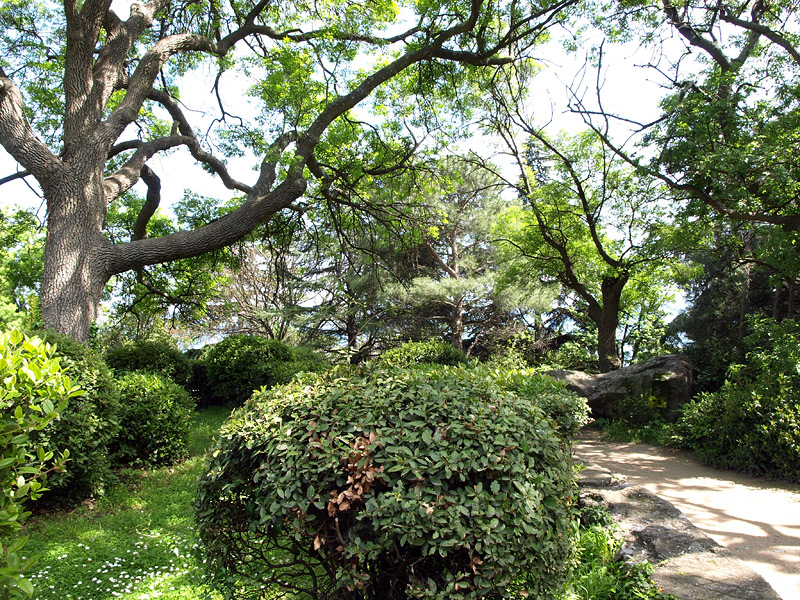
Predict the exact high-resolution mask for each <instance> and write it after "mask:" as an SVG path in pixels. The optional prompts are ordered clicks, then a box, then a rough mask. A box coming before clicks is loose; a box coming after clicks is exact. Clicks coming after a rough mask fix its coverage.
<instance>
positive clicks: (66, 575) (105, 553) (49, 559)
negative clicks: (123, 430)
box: [25, 407, 229, 600]
mask: <svg viewBox="0 0 800 600" xmlns="http://www.w3.org/2000/svg"><path fill="white" fill-rule="evenodd" d="M228 414H229V411H228V410H226V409H224V408H218V407H215V408H210V409H206V410H203V411H199V412H197V413H195V415H194V420H193V423H192V439H191V442H190V448H189V458H188V459H187V460H185V461H184V462H182V463H180V464H178V465H175V466H174V467H164V468H160V469H153V470H142V469H131V470H127V471H124V472H123V473H121V474H120V475H121V482H120V484H119V485H116V486H114V487H113V488H112V489H111V490H109V492H108V494H107V495H106V496H104V497H103V498H101V499H99V500H98V501H97V502H96V503H90V502H85V503H84V504H83V505H82V506H81V507H80V508H78V509H75V510H73V511H71V512H68V513H64V512H58V513H51V514H43V515H39V516H37V517H35V518H32V519H31V520H30V522H29V523H28V526H27V529H28V533H29V534H30V536H31V537H30V541H29V542H28V544H27V546H26V547H25V553H26V554H28V555H31V554H33V555H36V554H38V555H40V557H41V558H40V559H39V562H38V563H37V564H36V566H35V567H34V568H33V570H32V571H31V572H30V573H28V576H29V577H30V578H31V580H32V582H33V584H34V586H35V590H36V591H35V593H34V598H36V599H37V600H50V599H58V600H104V599H110V598H123V599H134V598H135V599H137V600H149V599H151V598H163V599H165V600H169V599H175V600H178V599H181V600H193V599H199V598H208V597H209V594H208V589H207V586H206V585H205V583H204V578H205V577H204V573H203V569H202V565H201V564H200V560H201V559H199V558H198V557H197V556H196V553H195V552H194V550H195V548H196V547H197V539H196V537H195V535H194V531H195V526H194V515H193V513H192V504H193V502H194V497H195V492H196V489H197V477H198V476H199V475H200V474H201V473H202V471H203V465H204V454H205V452H206V450H207V449H208V448H209V447H210V446H211V444H212V443H213V441H214V438H215V436H216V434H217V433H218V432H219V428H220V426H221V424H222V422H223V421H224V420H225V419H226V418H227V416H228Z"/></svg>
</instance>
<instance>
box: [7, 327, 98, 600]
mask: <svg viewBox="0 0 800 600" xmlns="http://www.w3.org/2000/svg"><path fill="white" fill-rule="evenodd" d="M82 394H83V392H82V391H81V390H80V389H78V388H77V387H76V386H75V385H73V383H72V379H71V378H70V377H69V376H68V375H67V374H66V373H65V372H64V370H63V369H62V368H61V366H60V365H59V361H58V359H57V358H56V357H55V352H54V348H53V347H52V346H51V345H50V344H47V343H46V342H44V341H42V340H41V339H39V338H36V337H28V336H25V335H23V334H22V333H20V332H19V331H18V330H16V329H15V330H11V331H9V332H4V333H2V334H0V485H1V486H2V490H3V493H2V495H1V496H0V539H2V540H3V544H2V546H0V598H21V597H26V596H29V595H31V594H32V593H33V587H32V585H31V583H30V581H28V580H27V579H25V577H24V576H23V573H24V572H25V571H26V570H28V569H29V568H30V567H31V566H32V564H33V562H34V561H33V560H31V559H26V558H23V557H22V556H21V555H20V550H21V549H22V547H23V546H24V544H25V542H26V541H27V537H18V534H17V532H18V530H19V528H20V526H21V525H22V522H23V521H24V519H25V518H26V517H27V516H28V515H29V514H30V513H29V512H27V511H25V509H24V504H25V502H26V501H27V500H35V499H37V498H39V497H40V496H41V494H42V493H43V492H44V491H46V490H47V488H46V487H44V486H45V484H46V482H47V476H48V475H49V474H50V473H51V472H53V471H58V470H63V468H64V465H65V463H66V462H67V459H68V458H69V456H70V455H69V451H64V452H62V453H59V454H58V455H57V456H56V455H55V453H54V452H53V450H51V449H50V447H49V446H46V445H44V444H42V443H40V442H37V440H36V439H35V434H36V433H37V432H39V431H41V430H42V429H43V428H45V427H47V426H48V425H49V424H50V423H51V422H52V421H53V420H54V419H57V418H58V416H59V414H60V413H62V412H63V411H64V409H65V408H66V406H67V402H68V400H69V399H70V398H73V399H74V398H78V397H79V396H81V395H82Z"/></svg>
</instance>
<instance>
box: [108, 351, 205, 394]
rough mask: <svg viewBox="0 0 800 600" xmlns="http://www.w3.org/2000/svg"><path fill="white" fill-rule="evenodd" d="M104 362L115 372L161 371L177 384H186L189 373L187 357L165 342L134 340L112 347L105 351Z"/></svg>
mask: <svg viewBox="0 0 800 600" xmlns="http://www.w3.org/2000/svg"><path fill="white" fill-rule="evenodd" d="M106 364H107V365H108V366H109V367H111V368H112V369H114V371H115V372H116V373H130V372H132V371H147V372H150V373H162V374H163V375H166V376H167V377H169V378H170V379H172V380H173V381H174V382H175V383H177V384H178V385H186V383H187V382H188V381H189V377H190V375H191V366H190V364H189V359H188V358H186V356H185V355H184V354H183V352H181V351H180V350H178V349H177V348H174V347H172V346H170V345H169V344H167V343H166V342H155V341H149V342H134V343H132V344H126V345H124V346H121V347H119V348H112V349H110V350H108V351H107V352H106Z"/></svg>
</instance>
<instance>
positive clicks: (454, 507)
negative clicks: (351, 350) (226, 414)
mask: <svg viewBox="0 0 800 600" xmlns="http://www.w3.org/2000/svg"><path fill="white" fill-rule="evenodd" d="M574 497H575V487H574V480H573V474H572V468H571V465H570V458H569V454H568V451H567V450H566V446H565V445H564V444H563V443H562V442H561V440H560V438H559V437H558V435H556V432H555V430H554V429H553V425H552V422H551V421H550V420H549V419H547V418H545V416H544V414H543V413H542V411H541V410H540V408H539V407H538V406H537V405H536V403H535V402H533V401H532V400H531V399H530V398H528V397H521V396H518V395H515V394H513V393H510V392H507V391H505V390H503V389H502V388H501V387H500V386H499V385H498V384H497V382H496V381H495V379H494V378H493V377H492V376H491V375H489V374H487V373H486V372H485V371H481V370H476V369H469V368H464V367H458V368H454V367H446V366H421V367H417V368H413V369H395V368H377V367H376V368H372V369H364V370H355V369H353V370H347V369H338V370H334V371H331V372H330V373H328V374H325V375H308V376H306V377H304V378H301V379H299V380H297V381H295V382H293V383H291V384H289V385H285V386H279V387H276V388H273V389H271V390H262V391H261V392H259V393H258V394H256V395H255V396H254V397H253V398H252V399H251V400H250V401H249V402H248V403H247V404H246V405H245V406H244V407H243V408H242V409H240V410H239V411H236V412H235V413H234V414H233V415H232V416H231V419H230V421H229V423H228V424H227V426H226V427H225V428H224V429H223V431H222V433H221V438H220V441H219V444H218V446H217V449H216V450H215V451H214V452H213V454H212V458H211V460H210V463H209V465H208V472H207V474H206V476H205V477H204V478H203V479H202V480H201V482H200V484H199V490H198V499H197V521H198V527H199V532H200V537H201V540H202V543H203V546H204V548H205V553H206V556H207V559H208V561H209V567H210V572H211V574H212V580H213V582H214V584H215V585H216V586H217V587H218V588H219V589H221V590H222V591H224V592H225V593H226V594H227V596H228V597H237V598H240V597H251V596H252V597H264V596H267V597H268V596H269V594H271V593H273V592H274V591H276V590H277V589H282V590H288V591H289V592H291V593H294V594H296V595H297V597H303V598H319V599H321V598H350V599H361V598H363V599H366V598H375V599H377V598H389V597H396V598H430V599H445V598H447V599H466V598H473V599H477V598H501V597H504V598H523V597H528V598H537V599H544V598H551V597H553V594H554V593H555V592H556V591H557V590H559V589H562V586H563V585H564V581H565V578H566V574H567V571H568V568H569V564H570V556H571V553H572V549H573V542H574V535H573V533H574V523H575V521H574V512H573V507H572V504H573V501H574ZM259 590H261V591H259ZM259 594H261V596H259Z"/></svg>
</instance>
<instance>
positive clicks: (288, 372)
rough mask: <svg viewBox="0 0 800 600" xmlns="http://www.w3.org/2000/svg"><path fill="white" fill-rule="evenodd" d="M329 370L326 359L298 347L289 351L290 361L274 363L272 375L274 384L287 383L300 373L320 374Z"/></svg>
mask: <svg viewBox="0 0 800 600" xmlns="http://www.w3.org/2000/svg"><path fill="white" fill-rule="evenodd" d="M330 368H331V363H330V362H329V361H328V359H327V358H325V357H324V356H322V355H321V354H318V353H317V352H315V351H314V350H312V349H311V348H306V347H303V346H300V347H298V348H292V349H291V360H289V361H286V362H280V363H276V364H275V365H274V367H273V370H272V373H273V376H274V378H275V383H288V382H290V381H291V380H292V379H293V378H294V377H295V376H296V375H298V374H300V373H322V372H323V371H327V370H328V369H330Z"/></svg>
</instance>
